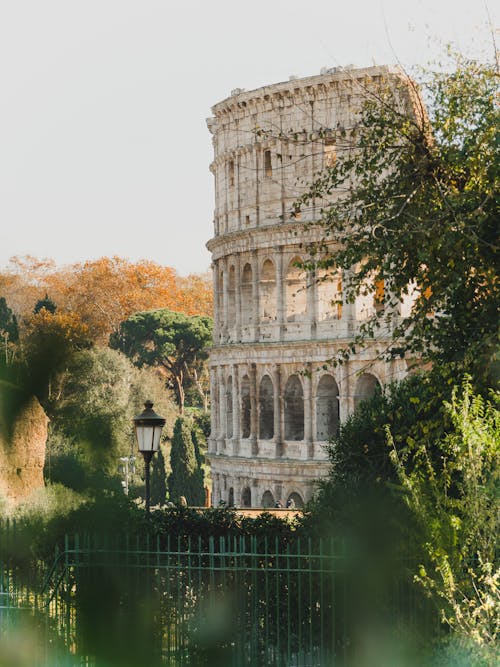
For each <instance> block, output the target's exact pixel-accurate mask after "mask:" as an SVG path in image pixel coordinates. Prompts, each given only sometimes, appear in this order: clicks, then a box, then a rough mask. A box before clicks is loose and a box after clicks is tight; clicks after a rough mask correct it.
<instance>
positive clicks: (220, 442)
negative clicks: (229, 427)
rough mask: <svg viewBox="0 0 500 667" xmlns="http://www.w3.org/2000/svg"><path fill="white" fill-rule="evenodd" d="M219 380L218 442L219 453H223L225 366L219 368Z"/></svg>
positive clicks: (224, 442) (224, 439) (224, 447)
mask: <svg viewBox="0 0 500 667" xmlns="http://www.w3.org/2000/svg"><path fill="white" fill-rule="evenodd" d="M217 375H218V380H219V383H218V384H219V391H218V396H219V437H218V439H217V440H218V442H217V453H218V454H221V453H222V452H223V451H224V450H225V449H226V389H225V382H224V368H223V367H222V366H219V367H218V368H217Z"/></svg>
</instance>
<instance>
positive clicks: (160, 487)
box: [151, 449, 167, 505]
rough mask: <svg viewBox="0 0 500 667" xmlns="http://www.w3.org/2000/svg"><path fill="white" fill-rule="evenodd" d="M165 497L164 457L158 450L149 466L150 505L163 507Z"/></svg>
mask: <svg viewBox="0 0 500 667" xmlns="http://www.w3.org/2000/svg"><path fill="white" fill-rule="evenodd" d="M166 497H167V484H166V475H165V457H164V456H163V452H162V451H161V449H160V450H159V451H158V455H157V456H154V457H153V461H152V464H151V505H163V504H164V503H165V499H166Z"/></svg>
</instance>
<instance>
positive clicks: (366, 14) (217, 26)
mask: <svg viewBox="0 0 500 667" xmlns="http://www.w3.org/2000/svg"><path fill="white" fill-rule="evenodd" d="M487 9H488V10H489V14H490V17H491V21H492V24H493V25H494V26H497V27H498V25H499V22H500V21H499V19H500V5H499V4H498V3H496V2H493V1H492V0H487V2H484V0H342V1H340V0H302V1H299V0H253V2H240V1H238V0H211V1H207V0H182V1H178V2H173V1H168V0H0V96H1V97H0V100H1V101H0V266H5V265H6V263H7V261H8V259H9V257H11V256H12V255H24V254H32V255H35V256H38V257H53V258H54V259H55V260H56V261H57V262H58V263H59V264H65V263H70V262H76V261H81V260H85V259H92V258H97V257H101V256H103V255H119V256H122V257H128V258H130V259H132V260H136V259H140V258H148V259H153V260H155V261H157V262H160V263H162V264H167V265H170V266H173V267H174V268H176V269H177V270H178V271H179V272H180V273H182V274H186V273H190V272H197V271H204V270H206V269H207V268H208V266H209V264H210V257H209V254H208V252H207V251H206V249H205V242H206V241H207V240H208V239H209V238H210V236H211V233H212V224H211V220H212V211H213V192H212V176H211V174H210V173H209V171H208V165H209V163H210V160H211V157H212V147H211V139H210V135H209V133H208V130H207V128H206V124H205V118H207V117H208V116H209V115H210V107H211V106H212V105H213V104H215V103H216V102H218V101H219V100H221V99H223V98H225V97H227V96H228V95H229V94H230V91H231V89H233V88H236V87H241V88H246V89H247V90H250V89H252V88H256V87H259V86H261V85H265V84H268V83H274V82H277V81H283V80H286V79H288V77H289V75H291V74H295V75H297V76H309V75H312V74H319V71H320V69H321V67H323V66H334V65H342V64H347V63H354V64H356V65H359V66H366V65H371V64H373V63H374V62H375V63H377V64H384V63H393V62H395V61H396V59H399V60H400V61H401V62H402V63H403V64H405V65H406V66H411V65H413V64H415V63H420V64H424V63H425V62H427V61H428V60H429V58H431V57H434V56H436V55H437V54H438V53H439V48H440V47H439V46H438V41H439V40H441V41H443V42H448V41H453V42H455V43H456V44H457V45H458V46H459V48H461V49H463V50H465V51H469V50H470V49H474V48H478V47H480V46H481V44H488V42H489V40H490V37H489V35H488V30H487V29H486V25H487V22H488V13H487ZM473 42H474V44H473Z"/></svg>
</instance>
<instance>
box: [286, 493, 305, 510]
mask: <svg viewBox="0 0 500 667" xmlns="http://www.w3.org/2000/svg"><path fill="white" fill-rule="evenodd" d="M290 505H292V506H293V507H294V508H297V509H299V508H301V507H304V501H303V500H302V496H301V495H300V493H297V492H296V491H293V492H292V493H291V494H290V495H289V496H288V498H287V501H286V506H287V507H290Z"/></svg>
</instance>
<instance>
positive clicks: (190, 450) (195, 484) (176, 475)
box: [168, 417, 205, 506]
mask: <svg viewBox="0 0 500 667" xmlns="http://www.w3.org/2000/svg"><path fill="white" fill-rule="evenodd" d="M170 467H171V468H172V472H171V474H170V475H169V477H168V490H169V494H170V500H172V501H173V502H178V501H179V498H180V497H181V496H184V497H185V498H186V500H187V502H188V504H189V505H198V506H201V505H203V504H204V502H205V489H204V488H203V470H202V468H201V467H200V465H199V464H198V461H197V460H196V452H195V447H194V444H193V438H192V436H191V424H190V422H189V421H188V420H187V419H186V418H185V417H178V418H177V421H176V422H175V425H174V436H173V438H172V448H171V450H170Z"/></svg>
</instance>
